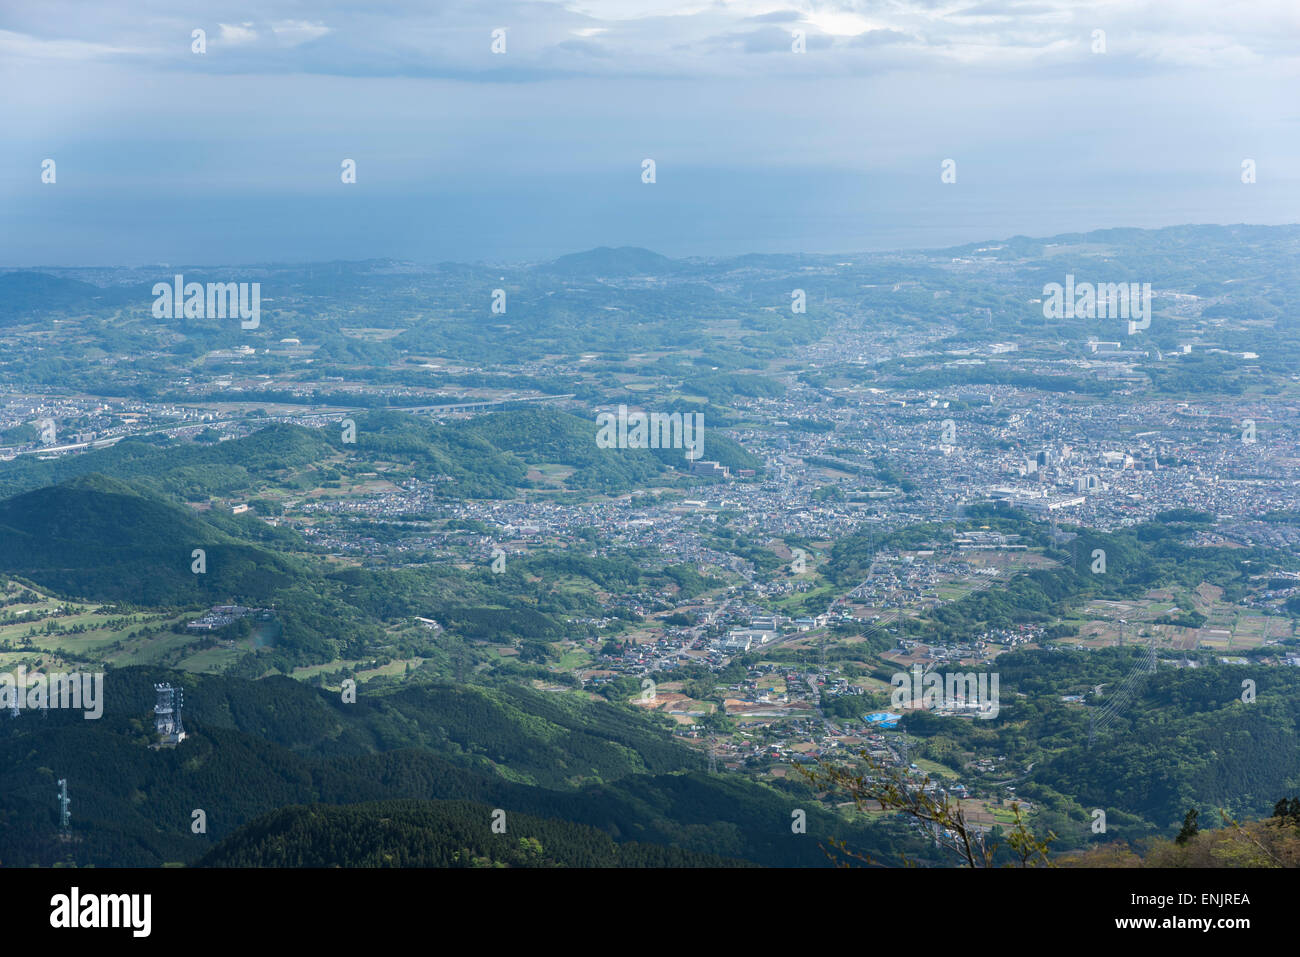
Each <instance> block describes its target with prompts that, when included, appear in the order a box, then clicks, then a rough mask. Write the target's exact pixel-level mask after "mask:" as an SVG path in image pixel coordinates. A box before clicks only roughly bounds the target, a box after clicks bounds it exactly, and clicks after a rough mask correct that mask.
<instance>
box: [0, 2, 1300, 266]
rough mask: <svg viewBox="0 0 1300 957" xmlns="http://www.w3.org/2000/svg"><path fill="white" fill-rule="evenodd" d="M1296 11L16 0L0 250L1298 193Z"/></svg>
mask: <svg viewBox="0 0 1300 957" xmlns="http://www.w3.org/2000/svg"><path fill="white" fill-rule="evenodd" d="M196 30H202V31H204V33H203V44H202V46H203V52H196V50H195V47H196V45H198V44H197V41H196V40H195V39H194V31H196ZM494 31H499V32H497V33H496V36H497V37H498V38H500V37H504V52H493V45H494V42H495V43H496V46H497V48H498V49H501V47H502V42H501V41H500V40H499V39H498V40H496V41H494ZM1097 31H1102V33H1101V34H1098V33H1097ZM796 33H798V34H799V35H800V36H801V37H802V44H801V45H802V48H803V49H802V52H796V50H795V49H794V47H795V46H796V45H797V41H796V36H795V35H796ZM1298 41H1300V3H1297V2H1295V0H1258V2H1250V3H1242V2H1233V0H1150V2H1146V0H1115V2H1095V3H1067V2H1061V0H954V2H942V0H825V2H824V0H711V2H705V0H699V2H689V3H683V2H676V0H516V2H498V0H448V2H443V0H436V2H423V3H416V2H405V0H371V2H346V3H344V2H330V0H324V2H314V3H311V4H307V3H299V2H289V0H259V2H258V3H255V4H253V3H224V2H220V0H217V2H210V3H198V2H189V0H165V2H164V0H104V2H97V3H85V2H74V0H43V2H40V3H36V2H29V0H0V89H2V90H3V91H4V94H3V96H2V97H0V266H9V267H13V266H24V267H26V266H41V265H46V266H74V265H142V264H152V263H173V264H175V263H191V264H211V265H217V264H237V263H253V262H301V261H328V260H338V259H343V260H364V259H373V258H395V259H403V260H411V261H416V262H438V261H446V260H454V261H464V262H473V261H489V262H536V261H543V260H548V259H552V258H555V257H556V256H560V255H563V254H565V253H569V252H574V251H577V250H582V249H587V248H591V247H594V246H602V245H605V246H622V245H633V246H644V247H647V248H650V249H654V250H655V251H657V252H660V253H663V254H665V255H670V256H723V255H736V254H742V253H746V252H846V253H847V252H856V251H868V250H880V249H890V248H912V247H931V248H933V247H941V246H947V245H953V244H957V243H963V242H970V241H975V240H983V239H1000V238H1005V237H1007V236H1011V235H1017V234H1023V235H1037V236H1044V235H1053V234H1057V233H1062V232H1073V231H1084V230H1089V229H1098V228H1107V227H1112V226H1140V227H1159V226H1166V225H1177V224H1182V223H1243V222H1245V223H1294V222H1297V221H1300V213H1298V212H1297V210H1298V209H1300V168H1298V167H1297V163H1296V158H1297V156H1298V155H1300V97H1297V96H1296V95H1295V91H1296V89H1297V82H1296V81H1297V79H1298V78H1300V77H1298V73H1300V42H1298ZM349 159H350V160H353V161H354V162H355V167H356V181H355V182H352V183H344V182H343V181H342V164H343V163H344V161H345V160H349ZM646 159H652V160H654V163H655V181H654V182H653V183H646V182H644V181H643V172H642V171H643V161H644V160H646ZM47 160H53V162H54V167H53V170H54V177H53V178H54V182H45V181H43V177H44V178H45V179H48V178H49V175H48V172H43V171H45V170H48V166H49V164H48V163H46V161H47ZM948 160H951V161H952V164H953V165H952V166H951V167H950V169H953V170H955V182H944V181H943V176H942V174H943V172H944V164H945V161H948ZM1246 160H1252V161H1253V162H1254V170H1255V182H1253V183H1244V182H1242V177H1243V173H1242V164H1243V162H1245V161H1246ZM949 178H952V177H949Z"/></svg>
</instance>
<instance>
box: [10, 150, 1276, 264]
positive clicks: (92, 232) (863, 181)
mask: <svg viewBox="0 0 1300 957" xmlns="http://www.w3.org/2000/svg"><path fill="white" fill-rule="evenodd" d="M33 179H34V177H33ZM1294 222H1300V183H1296V182H1273V183H1270V182H1269V181H1268V180H1267V178H1265V179H1264V180H1263V181H1261V182H1260V183H1257V184H1254V185H1243V184H1241V183H1240V182H1239V180H1238V179H1237V177H1236V176H1235V175H1234V171H1233V170H1231V169H1227V170H1225V172H1224V173H1223V175H1222V176H1219V177H1217V178H1216V179H1214V180H1210V179H1207V178H1205V177H1199V178H1198V177H1189V176H1184V177H1182V178H1178V177H1175V176H1172V175H1170V176H1161V177H1158V178H1156V177H1148V178H1145V179H1144V178H1141V177H1132V176H1120V175H1117V176H1115V177H1114V178H1112V179H1095V178H1094V179H1093V180H1091V181H1070V180H1069V179H1068V178H1067V177H1064V176H1063V175H1060V174H1057V173H1053V172H1052V171H1050V170H1048V171H1044V172H1042V173H1040V174H1037V175H1035V176H1025V175H1019V176H1017V177H1014V178H1008V177H1004V176H1002V175H1000V174H999V171H997V170H989V169H978V168H960V169H959V175H958V182H957V183H955V184H942V183H941V182H940V180H939V167H938V164H937V163H936V164H935V166H934V168H933V169H932V170H926V171H913V170H909V171H906V172H896V173H892V174H884V173H879V172H868V171H855V170H844V169H834V170H817V169H802V170H801V169H780V170H718V169H674V168H671V167H664V166H662V165H661V166H660V168H659V170H658V182H656V183H654V184H652V185H648V184H644V183H642V182H641V181H640V176H639V169H637V168H635V167H634V168H632V169H630V170H629V171H628V172H627V173H626V175H619V176H613V175H608V174H606V175H592V176H575V175H572V174H567V175H556V176H541V175H538V176H535V177H533V178H532V179H530V180H529V181H522V180H512V181H507V182H504V183H500V184H492V185H491V186H490V187H489V186H484V185H483V184H482V183H478V184H466V185H463V186H461V187H459V188H451V187H443V188H440V189H437V190H432V189H428V188H427V187H425V186H424V185H423V184H419V185H417V186H412V187H406V188H400V189H399V188H395V187H384V186H381V185H374V184H366V183H364V182H362V183H359V184H357V185H356V186H342V185H336V186H333V187H332V188H329V189H325V190H317V191H311V192H309V191H305V190H299V191H294V192H284V193H258V194H251V193H247V192H201V193H198V194H185V195H174V194H166V193H156V194H155V193H151V194H138V193H131V192H120V193H119V192H110V193H103V192H95V193H90V192H87V191H84V190H80V191H79V190H78V189H77V187H76V186H75V185H73V184H71V183H67V184H65V183H64V182H62V181H61V182H60V183H59V185H58V186H57V188H43V187H41V186H39V185H37V186H35V187H33V188H30V189H27V188H24V189H22V190H20V191H19V192H18V194H17V195H13V196H9V197H6V201H5V202H0V265H4V266H41V265H50V266H74V265H141V264H150V263H160V262H165V263H202V264H213V265H216V264H237V263H251V262H323V261H331V260H363V259H373V258H393V259H402V260H413V261H416V262H442V261H456V262H478V261H487V262H536V261H544V260H549V259H553V258H555V257H557V256H560V255H564V254H565V253H570V252H576V251H580V250H584V249H589V248H592V247H594V246H643V247H646V248H649V249H653V250H654V251H656V252H659V253H662V254H664V255H668V256H674V257H681V256H730V255H740V254H744V253H752V252H756V253H798V252H810V253H819V252H825V253H846V254H847V253H852V252H866V251H881V250H892V249H915V248H940V247H945V246H951V245H957V244H961V243H967V242H974V241H980V240H997V239H1003V238H1006V237H1009V236H1013V235H1029V236H1049V235H1055V234H1058V233H1063V232H1085V231H1088V230H1092V229H1101V228H1109V227H1116V226H1136V227H1144V228H1156V227H1161V226H1172V225H1180V224H1185V223H1257V224H1279V223H1294Z"/></svg>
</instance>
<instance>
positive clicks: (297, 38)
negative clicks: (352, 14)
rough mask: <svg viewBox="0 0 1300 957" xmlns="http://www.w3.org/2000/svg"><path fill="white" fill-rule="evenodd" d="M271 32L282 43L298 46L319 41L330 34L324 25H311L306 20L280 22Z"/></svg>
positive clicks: (272, 27)
mask: <svg viewBox="0 0 1300 957" xmlns="http://www.w3.org/2000/svg"><path fill="white" fill-rule="evenodd" d="M271 32H272V33H274V34H275V38H276V39H277V40H279V41H280V42H281V43H283V44H286V45H288V46H297V45H298V44H300V43H307V42H309V41H311V40H316V39H319V38H320V37H323V36H324V35H325V34H327V33H329V32H330V28H329V27H327V26H325V24H323V23H309V22H308V21H306V20H279V21H276V22H274V23H272V24H271Z"/></svg>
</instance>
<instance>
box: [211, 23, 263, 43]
mask: <svg viewBox="0 0 1300 957" xmlns="http://www.w3.org/2000/svg"><path fill="white" fill-rule="evenodd" d="M217 26H218V27H219V28H220V30H221V33H220V36H221V40H222V42H223V43H232V44H235V43H252V42H253V41H254V40H256V39H257V31H256V30H254V29H253V25H252V24H251V23H240V24H234V25H232V24H229V23H218V24H217Z"/></svg>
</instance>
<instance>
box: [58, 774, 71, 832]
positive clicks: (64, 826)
mask: <svg viewBox="0 0 1300 957" xmlns="http://www.w3.org/2000/svg"><path fill="white" fill-rule="evenodd" d="M57 797H58V799H59V832H60V834H61V836H63V837H65V838H66V837H69V836H71V834H72V814H71V812H69V811H68V805H69V804H71V803H72V801H71V799H69V797H68V779H67V778H59V793H58V795H57Z"/></svg>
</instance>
